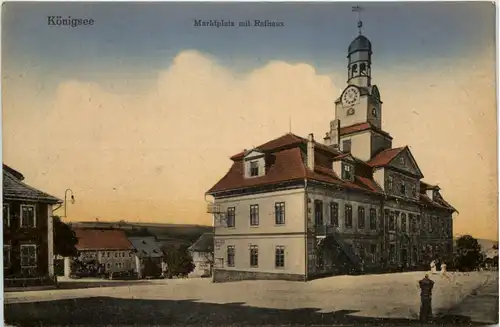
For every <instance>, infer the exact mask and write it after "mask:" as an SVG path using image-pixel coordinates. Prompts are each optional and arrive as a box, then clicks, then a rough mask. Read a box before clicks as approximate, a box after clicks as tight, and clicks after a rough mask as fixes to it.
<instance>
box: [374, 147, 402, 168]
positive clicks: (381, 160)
mask: <svg viewBox="0 0 500 327" xmlns="http://www.w3.org/2000/svg"><path fill="white" fill-rule="evenodd" d="M404 149H405V147H401V148H395V149H387V150H384V151H382V152H380V153H379V154H377V155H376V156H375V157H374V158H372V159H371V160H370V161H368V162H367V164H368V165H369V166H371V167H383V166H387V165H388V164H389V163H390V162H391V161H392V159H394V158H395V157H396V156H397V155H398V154H399V153H401V151H403V150H404Z"/></svg>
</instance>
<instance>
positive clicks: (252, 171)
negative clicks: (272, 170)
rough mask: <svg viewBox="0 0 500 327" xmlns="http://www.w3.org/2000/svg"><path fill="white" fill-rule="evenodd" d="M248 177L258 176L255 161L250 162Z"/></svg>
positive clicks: (257, 164) (257, 167) (257, 165)
mask: <svg viewBox="0 0 500 327" xmlns="http://www.w3.org/2000/svg"><path fill="white" fill-rule="evenodd" d="M250 176H251V177H255V176H259V163H258V162H257V161H251V162H250Z"/></svg>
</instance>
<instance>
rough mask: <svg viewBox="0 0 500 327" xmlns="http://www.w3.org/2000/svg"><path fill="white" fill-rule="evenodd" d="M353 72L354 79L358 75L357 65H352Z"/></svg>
mask: <svg viewBox="0 0 500 327" xmlns="http://www.w3.org/2000/svg"><path fill="white" fill-rule="evenodd" d="M351 71H352V73H351V76H352V77H354V76H355V75H356V74H357V73H358V65H357V64H354V65H352V68H351Z"/></svg>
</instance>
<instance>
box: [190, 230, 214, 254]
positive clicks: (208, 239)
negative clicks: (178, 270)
mask: <svg viewBox="0 0 500 327" xmlns="http://www.w3.org/2000/svg"><path fill="white" fill-rule="evenodd" d="M189 250H190V251H194V252H212V251H213V250H214V234H213V233H203V234H202V235H201V236H200V238H198V240H196V242H194V243H193V245H191V246H190V247H189Z"/></svg>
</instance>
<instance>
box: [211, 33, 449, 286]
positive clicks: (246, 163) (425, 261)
mask: <svg viewBox="0 0 500 327" xmlns="http://www.w3.org/2000/svg"><path fill="white" fill-rule="evenodd" d="M347 58H348V71H347V76H348V79H347V86H346V88H345V89H344V91H343V92H342V94H341V95H340V97H339V98H338V99H337V100H336V101H335V119H333V120H332V121H331V122H330V126H329V130H328V132H327V133H326V136H325V137H324V138H323V142H318V141H319V140H317V139H315V137H314V135H313V134H309V136H308V137H307V138H302V137H299V136H297V135H294V134H291V133H288V134H286V135H283V136H281V137H278V138H276V139H274V140H271V141H269V142H267V143H265V144H262V145H260V146H258V147H256V148H253V149H251V150H248V151H247V150H245V151H243V152H241V153H238V154H236V155H234V156H232V157H231V160H232V161H233V163H232V166H231V168H230V169H229V171H228V172H227V174H226V175H225V176H224V177H222V179H220V180H219V182H217V183H216V184H215V185H214V186H213V187H212V188H211V189H210V190H209V191H208V192H207V195H210V196H212V197H213V202H211V203H210V204H209V205H208V212H209V213H211V214H213V215H214V220H215V227H214V231H215V235H214V264H215V267H214V271H213V278H214V281H216V282H217V281H227V280H241V279H287V280H303V281H305V280H310V279H312V278H316V277H318V276H323V275H332V274H345V273H363V272H371V271H396V270H403V271H404V270H410V269H418V268H425V269H428V265H429V263H430V261H431V260H433V259H439V260H440V261H444V262H446V260H448V258H449V257H450V255H451V254H452V251H453V235H452V231H453V227H452V226H453V220H452V216H453V213H455V212H456V210H455V208H453V207H452V206H451V205H450V204H449V203H448V202H446V201H445V200H444V198H443V196H442V195H441V193H440V188H439V187H438V186H436V185H432V184H429V183H426V182H424V181H423V178H424V175H423V173H422V171H421V170H420V168H419V167H418V164H417V161H416V159H415V158H414V157H413V155H412V153H411V151H410V149H409V147H408V146H405V147H399V148H393V147H392V141H393V138H392V137H391V135H390V134H389V133H388V132H387V131H385V130H384V129H383V126H382V114H383V106H382V104H383V102H382V97H381V95H380V92H379V90H378V88H377V86H376V85H374V84H373V83H372V76H371V65H372V45H371V42H370V41H369V40H368V38H367V37H365V36H364V35H362V34H361V31H360V34H359V35H358V36H357V37H356V38H355V39H354V40H353V41H352V42H351V44H350V45H349V48H348V57H347Z"/></svg>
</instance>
